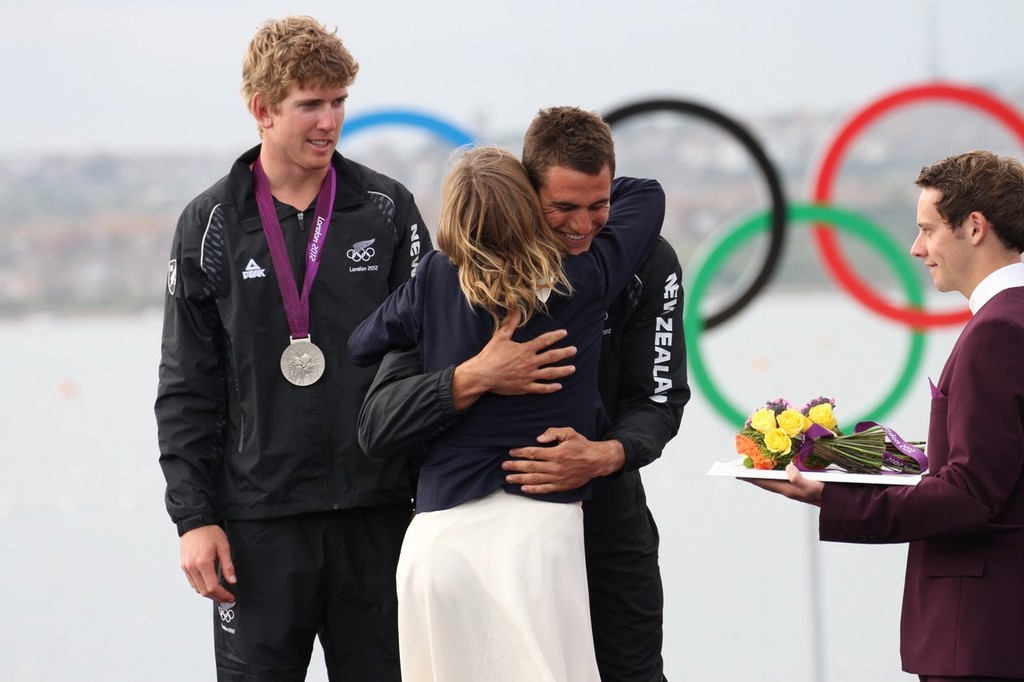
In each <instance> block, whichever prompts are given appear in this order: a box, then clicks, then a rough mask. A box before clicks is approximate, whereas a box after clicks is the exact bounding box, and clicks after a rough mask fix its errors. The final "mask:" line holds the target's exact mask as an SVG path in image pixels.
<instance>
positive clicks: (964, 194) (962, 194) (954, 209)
mask: <svg viewBox="0 0 1024 682" xmlns="http://www.w3.org/2000/svg"><path fill="white" fill-rule="evenodd" d="M915 184H916V185H917V186H918V187H921V188H923V189H936V190H938V191H939V193H940V197H939V200H938V201H937V202H936V204H935V208H936V210H937V211H938V213H939V216H941V217H942V219H943V220H944V221H946V222H947V223H949V225H950V227H952V228H953V230H954V231H956V230H959V229H960V228H961V227H962V226H963V224H964V221H965V220H967V217H968V216H970V214H971V213H972V212H974V211H978V212H980V213H981V214H982V215H984V216H985V218H986V219H987V220H988V222H989V223H991V225H992V230H993V231H994V232H995V233H996V236H997V237H999V241H1000V242H1002V243H1003V245H1005V246H1006V247H1007V248H1011V249H1015V250H1017V251H1024V166H1022V165H1021V163H1020V161H1018V160H1017V159H1014V158H1011V157H1009V156H998V155H996V154H993V153H992V152H987V151H972V152H966V153H964V154H958V155H956V156H950V157H947V158H945V159H943V160H942V161H939V162H937V163H935V164H932V165H931V166H926V167H924V168H922V169H921V173H920V175H918V176H917V180H916V181H915Z"/></svg>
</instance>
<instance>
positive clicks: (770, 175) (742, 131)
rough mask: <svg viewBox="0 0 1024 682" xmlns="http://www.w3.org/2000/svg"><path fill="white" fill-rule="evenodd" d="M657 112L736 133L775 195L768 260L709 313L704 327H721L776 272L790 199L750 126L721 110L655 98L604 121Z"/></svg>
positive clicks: (609, 121) (634, 105)
mask: <svg viewBox="0 0 1024 682" xmlns="http://www.w3.org/2000/svg"><path fill="white" fill-rule="evenodd" d="M657 111H669V112H674V113H679V114H686V115H689V116H696V117H697V118H701V119H704V120H705V121H708V122H709V123H713V124H714V125H716V126H718V127H720V128H722V129H724V130H725V131H726V132H728V133H730V134H731V135H733V136H734V137H735V138H736V139H737V140H738V141H739V142H740V144H742V145H743V147H744V148H745V149H746V150H747V151H748V152H750V155H751V156H752V157H754V161H755V162H756V163H757V166H758V168H760V169H761V172H762V173H763V174H764V178H765V181H766V182H767V183H768V192H769V194H770V195H771V202H772V205H771V231H770V233H769V234H770V237H771V240H770V242H769V244H768V253H767V254H766V255H765V259H764V263H762V264H761V269H760V271H758V273H757V276H756V277H754V280H753V281H752V282H751V283H750V284H749V285H748V286H747V288H746V289H744V290H743V292H742V293H740V294H739V295H738V296H737V297H736V300H734V301H732V302H731V303H729V304H728V305H726V306H724V307H723V308H722V310H720V311H719V312H717V313H714V314H713V315H708V316H707V317H706V318H705V319H704V320H703V327H702V328H703V329H704V330H705V331H706V330H709V329H712V328H714V327H717V326H718V325H720V324H722V323H723V322H725V321H726V320H728V319H729V318H730V317H732V316H733V315H735V314H737V313H738V312H740V311H741V310H743V309H744V308H745V307H747V305H748V304H749V303H750V302H751V301H753V300H754V297H755V296H756V295H757V294H758V293H759V292H760V290H761V289H762V288H763V287H764V286H765V285H766V284H767V283H768V281H769V280H770V279H771V278H772V276H773V275H774V274H775V271H776V269H778V265H779V261H780V259H781V256H782V250H783V247H784V246H785V242H786V198H785V195H784V194H783V191H782V183H781V182H780V181H779V174H778V172H777V171H776V170H775V166H773V165H772V162H771V161H770V160H769V159H768V155H767V154H766V153H765V151H764V148H763V147H762V146H761V145H760V143H758V141H757V140H756V139H755V138H754V136H753V135H751V133H750V132H749V131H748V130H747V129H746V128H744V127H743V126H742V125H740V124H739V123H737V122H736V121H734V120H733V119H731V118H729V117H728V116H726V115H724V114H722V113H721V112H719V111H716V110H714V109H710V108H708V107H706V106H704V105H702V104H697V103H696V102H690V101H686V100H679V99H652V100H644V101H642V102H636V103H634V104H628V105H626V106H622V107H619V108H618V109H615V110H613V111H611V112H610V113H609V114H607V115H606V116H604V120H605V121H606V122H607V123H608V125H609V126H611V127H613V128H614V127H615V124H616V123H619V122H621V121H624V120H626V119H627V118H632V117H634V116H640V115H642V114H650V113H654V112H657Z"/></svg>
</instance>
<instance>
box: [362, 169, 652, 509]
mask: <svg viewBox="0 0 1024 682" xmlns="http://www.w3.org/2000/svg"><path fill="white" fill-rule="evenodd" d="M611 199H612V201H613V202H614V204H615V213H614V214H613V217H612V218H611V219H610V220H609V222H608V224H607V225H606V226H605V227H604V229H603V230H601V231H600V232H599V233H598V234H597V236H596V237H595V238H594V241H593V243H592V245H591V247H590V249H589V250H588V251H587V252H586V253H584V254H581V255H578V256H567V257H566V258H565V261H564V267H565V272H566V275H567V277H568V279H569V281H570V282H571V283H572V286H573V293H572V294H570V295H565V294H558V293H552V294H551V296H550V297H549V298H548V301H547V314H544V313H540V312H538V313H537V314H535V315H534V316H533V317H532V318H531V319H530V321H529V322H528V323H527V324H526V326H525V327H521V328H519V329H518V330H516V332H515V334H514V335H513V339H514V340H516V341H520V342H522V341H526V340H529V339H532V338H534V337H536V336H537V335H538V334H543V333H544V332H548V331H552V330H555V329H563V328H564V329H566V330H568V337H567V338H566V341H565V343H566V345H574V346H576V349H577V352H576V355H575V356H574V357H573V358H570V360H568V361H567V362H571V363H572V364H574V365H575V366H576V372H575V373H574V374H572V375H570V376H569V377H566V378H565V379H562V380H561V384H562V390H560V391H558V392H556V393H551V394H547V395H523V396H501V395H496V394H493V393H486V394H484V395H483V396H481V397H480V398H479V399H478V400H477V402H476V403H474V405H473V406H472V407H471V408H470V409H469V410H468V411H467V412H466V414H464V415H463V416H462V418H461V419H460V420H459V421H458V422H457V423H456V424H455V425H454V426H452V427H451V428H450V429H448V430H447V431H445V432H444V433H443V434H442V435H440V436H439V437H438V438H437V439H436V440H435V441H433V442H432V443H431V444H430V445H429V447H428V449H427V452H426V455H425V459H424V463H423V467H422V469H421V470H420V476H419V484H418V488H417V493H416V509H417V511H434V510H438V509H449V508H451V507H455V506H457V505H459V504H462V503H463V502H468V501H470V500H474V499H477V498H480V497H484V496H486V495H489V494H490V493H492V492H494V491H495V490H497V489H498V488H499V487H504V488H505V489H506V490H508V491H509V492H512V493H518V494H525V493H522V491H521V490H520V486H518V485H511V484H508V483H505V475H506V474H505V472H504V471H503V470H502V469H501V463H502V462H503V461H505V460H506V459H509V454H508V452H509V450H510V449H512V448H517V447H525V446H532V445H537V442H536V438H537V436H539V435H540V434H541V433H543V432H544V431H545V430H546V429H547V428H548V427H551V426H570V427H572V428H574V429H575V430H576V431H578V432H579V433H580V434H582V435H583V436H585V437H586V438H588V439H590V440H596V439H597V438H598V437H599V436H600V434H601V433H602V432H603V431H604V430H605V429H606V428H607V426H608V418H607V416H606V415H605V412H604V408H603V406H602V403H601V396H600V393H599V391H598V385H597V367H598V357H599V355H600V352H601V334H602V329H603V324H602V323H603V320H604V316H605V311H606V310H607V309H608V306H609V305H610V304H611V303H612V301H613V300H614V299H615V297H616V296H617V295H618V294H619V292H620V291H621V290H622V289H623V287H625V285H626V283H627V282H628V281H629V279H630V278H631V277H632V276H633V273H634V272H636V270H637V268H638V267H639V266H640V264H641V263H642V262H643V260H644V259H645V258H646V257H647V255H648V253H649V252H650V250H651V248H652V247H653V246H654V243H655V241H656V240H657V237H658V234H659V232H660V231H661V223H662V220H663V219H664V217H665V195H664V192H663V191H662V189H661V185H659V184H658V183H657V182H656V181H654V180H643V179H634V178H618V179H616V180H615V182H614V183H613V184H612V195H611ZM493 332H494V323H493V321H492V319H491V316H490V314H489V313H488V312H487V311H485V310H484V309H482V308H480V307H473V306H470V305H469V303H468V302H467V301H466V298H465V297H464V296H463V295H462V290H461V289H460V287H459V279H458V270H457V269H456V268H455V267H454V266H453V265H452V264H451V261H449V260H448V257H447V256H446V255H444V254H443V253H441V252H439V251H432V252H430V253H427V254H426V255H425V256H423V258H422V260H421V261H420V264H419V266H418V267H417V269H416V276H415V277H414V278H413V279H411V280H409V281H408V282H406V283H405V284H403V285H402V286H401V287H399V288H398V289H396V290H395V291H394V292H393V293H392V294H391V296H390V297H388V298H387V299H386V300H385V301H384V303H382V304H381V306H380V307H379V308H378V309H377V310H376V311H375V312H374V313H373V314H372V315H370V317H368V318H367V319H365V320H364V321H363V322H362V324H360V325H359V326H358V327H357V328H356V330H355V331H354V332H353V334H352V336H351V338H350V339H349V346H348V348H349V357H350V358H351V360H352V362H353V363H355V364H356V365H359V366H366V365H371V364H373V363H376V362H379V361H380V360H381V358H383V356H384V355H385V354H386V353H387V352H389V351H391V350H395V349H397V348H411V347H412V346H414V345H417V344H418V345H419V350H420V357H421V358H422V361H423V368H424V370H425V371H427V372H431V371H436V370H439V369H444V368H446V367H449V366H451V365H457V364H459V363H462V362H464V361H465V360H468V359H469V358H471V357H473V356H474V355H476V354H477V353H479V352H480V349H482V348H483V347H484V345H486V344H487V342H488V341H489V340H490V338H491V335H492V334H493ZM589 496H590V485H589V484H587V485H585V486H583V487H581V488H576V489H574V490H569V491H565V492H560V493H548V494H543V495H529V497H534V498H537V499H541V500H547V501H552V502H570V501H577V500H583V499H587V498H588V497H589Z"/></svg>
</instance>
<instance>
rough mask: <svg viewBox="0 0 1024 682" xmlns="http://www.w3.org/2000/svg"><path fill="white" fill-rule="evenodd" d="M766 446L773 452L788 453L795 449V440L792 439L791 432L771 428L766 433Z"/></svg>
mask: <svg viewBox="0 0 1024 682" xmlns="http://www.w3.org/2000/svg"><path fill="white" fill-rule="evenodd" d="M764 446H765V447H766V448H768V449H769V450H771V451H772V452H777V453H779V454H780V455H788V454H789V451H790V450H792V449H793V441H792V440H790V438H789V434H788V433H786V432H785V430H783V429H777V428H776V429H769V430H768V431H767V432H765V434H764Z"/></svg>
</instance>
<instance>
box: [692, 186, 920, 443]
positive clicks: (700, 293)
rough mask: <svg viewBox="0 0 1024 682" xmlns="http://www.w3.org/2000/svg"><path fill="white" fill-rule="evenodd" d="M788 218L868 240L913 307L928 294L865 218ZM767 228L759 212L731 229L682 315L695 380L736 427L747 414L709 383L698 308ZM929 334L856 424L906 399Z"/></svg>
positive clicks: (830, 214)
mask: <svg viewBox="0 0 1024 682" xmlns="http://www.w3.org/2000/svg"><path fill="white" fill-rule="evenodd" d="M787 218H788V220H790V221H791V222H794V223H796V222H808V221H818V222H827V223H831V224H833V225H834V226H835V227H837V228H840V229H841V230H845V231H848V232H850V233H851V234H853V235H855V236H857V237H860V238H862V239H864V241H866V242H867V243H868V244H870V245H871V246H874V247H876V248H878V249H879V250H880V251H881V254H882V256H883V257H884V258H885V259H886V260H887V261H889V263H890V264H891V265H892V266H893V268H894V269H895V270H896V272H897V273H898V275H899V277H900V280H901V281H902V283H903V286H904V287H905V288H906V290H907V297H908V298H909V299H910V303H911V304H914V305H918V306H920V305H922V304H923V302H924V293H923V290H922V286H921V283H920V281H919V280H918V278H917V276H916V274H915V271H914V269H913V267H912V266H911V263H910V261H909V260H908V259H907V257H906V254H905V253H904V251H903V249H902V247H901V246H900V245H899V244H897V243H896V242H895V240H894V239H893V238H892V237H891V236H889V234H888V233H887V232H885V230H883V229H882V228H880V227H878V226H876V225H875V224H874V223H872V222H871V221H870V220H868V219H867V218H866V217H864V216H861V215H860V214H858V213H854V212H853V211H848V210H843V209H839V208H836V207H831V206H817V205H808V204H792V205H790V206H789V207H788V210H787ZM767 226H768V214H767V213H766V212H761V213H758V214H757V215H755V216H754V217H752V218H750V219H749V220H747V221H745V222H744V223H742V224H740V225H739V226H738V227H736V228H733V229H732V230H731V231H730V232H728V233H727V234H726V235H725V237H724V238H723V239H722V240H721V241H720V242H719V243H718V244H717V245H716V246H715V247H714V248H713V249H712V250H711V251H710V252H709V253H708V257H707V259H706V260H705V261H704V264H703V266H702V267H701V269H700V270H699V271H698V273H697V275H696V277H695V278H694V279H693V281H692V282H691V283H690V284H689V285H688V286H687V287H686V289H687V296H688V298H689V301H688V302H687V305H686V307H685V308H684V310H683V330H684V334H685V337H686V350H687V357H688V358H689V364H690V368H691V369H692V370H693V377H694V379H695V381H696V383H697V385H698V386H700V388H701V390H702V392H703V393H704V395H705V396H706V397H707V399H708V401H709V402H710V404H711V406H712V407H713V408H714V409H715V410H716V411H717V412H718V413H719V414H720V415H722V416H723V417H724V418H725V419H726V421H729V422H730V423H733V424H737V425H739V424H742V423H743V422H744V421H746V418H747V415H746V413H745V412H743V411H741V410H739V409H737V408H736V407H735V406H733V405H732V404H731V403H730V402H729V401H728V399H727V398H726V397H725V396H724V395H723V394H722V392H721V391H720V390H719V389H718V387H717V386H715V385H714V383H713V382H712V380H711V376H710V374H709V373H708V370H707V367H706V366H705V364H704V360H703V356H702V354H701V348H700V340H701V338H702V337H703V334H701V333H700V332H702V331H704V329H706V328H704V327H702V323H701V321H700V317H699V312H698V308H699V303H700V301H701V299H702V298H703V297H704V295H705V292H706V291H707V289H708V288H709V286H710V284H711V281H712V279H713V276H714V275H715V274H716V273H717V272H718V270H719V269H720V268H721V266H722V265H723V264H724V262H725V260H726V257H727V256H728V255H729V254H731V253H732V252H733V251H734V250H735V249H736V247H738V246H739V245H740V244H742V243H743V242H745V241H747V240H749V239H750V238H751V237H753V236H755V235H757V234H758V233H759V232H763V231H765V229H766V228H767ZM924 343H925V334H924V332H923V331H922V330H921V329H920V328H914V329H912V330H911V343H910V350H909V353H908V355H907V360H906V365H905V366H904V368H903V371H902V372H901V373H900V376H899V377H898V378H897V380H896V384H895V385H894V386H893V388H892V390H890V391H889V393H888V394H887V395H886V396H885V397H883V399H882V400H881V401H880V402H879V404H878V405H876V406H875V407H873V408H871V409H870V410H868V412H867V414H865V415H864V416H863V417H860V418H858V419H856V420H853V422H860V421H879V422H880V421H882V420H883V418H884V417H885V416H886V415H887V414H888V413H889V411H890V410H892V408H893V407H894V406H895V405H896V404H897V403H898V402H899V401H900V400H901V399H902V398H903V396H904V394H905V393H906V392H907V389H908V388H909V387H910V382H911V380H912V379H913V377H914V375H915V374H916V373H917V370H918V368H919V367H920V365H921V360H922V359H923V356H924Z"/></svg>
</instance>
